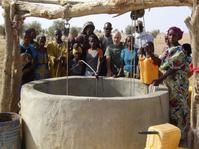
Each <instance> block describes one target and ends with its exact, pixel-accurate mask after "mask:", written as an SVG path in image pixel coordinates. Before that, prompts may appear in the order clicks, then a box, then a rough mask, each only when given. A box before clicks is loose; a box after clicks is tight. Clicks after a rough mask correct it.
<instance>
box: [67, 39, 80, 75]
mask: <svg viewBox="0 0 199 149" xmlns="http://www.w3.org/2000/svg"><path fill="white" fill-rule="evenodd" d="M72 53H73V59H71V60H70V62H69V75H72V76H73V75H75V76H81V75H82V63H81V62H80V59H81V56H82V48H81V46H80V45H79V44H78V43H75V44H74V45H73V49H72Z"/></svg>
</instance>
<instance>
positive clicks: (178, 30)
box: [167, 26, 183, 40]
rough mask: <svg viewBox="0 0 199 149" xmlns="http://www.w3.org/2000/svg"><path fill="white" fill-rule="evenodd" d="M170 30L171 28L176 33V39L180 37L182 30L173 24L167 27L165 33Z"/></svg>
mask: <svg viewBox="0 0 199 149" xmlns="http://www.w3.org/2000/svg"><path fill="white" fill-rule="evenodd" d="M170 30H173V31H174V32H175V33H176V34H177V35H178V40H180V39H182V35H183V31H182V30H181V29H180V28H178V27H175V26H173V27H170V28H169V29H168V31H167V33H168V32H169V31H170Z"/></svg>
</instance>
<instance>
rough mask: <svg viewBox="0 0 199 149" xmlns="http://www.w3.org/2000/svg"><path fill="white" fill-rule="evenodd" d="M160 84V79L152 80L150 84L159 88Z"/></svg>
mask: <svg viewBox="0 0 199 149" xmlns="http://www.w3.org/2000/svg"><path fill="white" fill-rule="evenodd" d="M161 83H162V80H161V79H157V80H154V81H153V83H152V84H153V85H154V86H159V85H160V84H161Z"/></svg>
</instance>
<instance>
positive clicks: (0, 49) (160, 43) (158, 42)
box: [0, 33, 190, 87]
mask: <svg viewBox="0 0 199 149" xmlns="http://www.w3.org/2000/svg"><path fill="white" fill-rule="evenodd" d="M124 38H125V35H123V40H124ZM189 39H190V38H189V34H187V33H186V34H184V36H183V39H182V40H181V41H180V43H187V42H188V43H189V42H190V40H189ZM154 45H155V53H156V54H158V55H160V54H161V52H162V49H163V48H164V47H165V42H164V34H163V33H160V34H159V35H158V36H157V37H156V38H155V40H154ZM4 50H5V39H3V37H1V36H0V74H1V77H0V87H1V82H2V81H1V80H2V67H3V56H4V53H5V51H4Z"/></svg>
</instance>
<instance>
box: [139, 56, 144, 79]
mask: <svg viewBox="0 0 199 149" xmlns="http://www.w3.org/2000/svg"><path fill="white" fill-rule="evenodd" d="M144 59H145V57H144V56H142V55H140V56H139V67H140V68H139V70H140V81H142V82H144V80H143V77H144V76H143V69H144V68H143V67H144Z"/></svg>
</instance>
